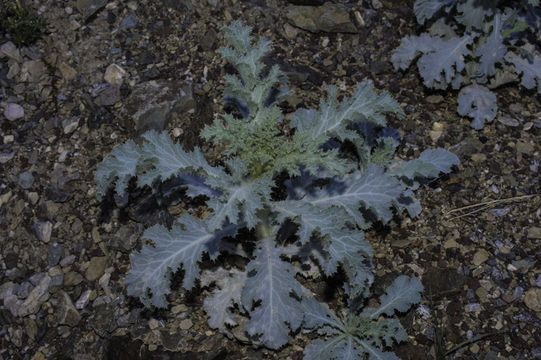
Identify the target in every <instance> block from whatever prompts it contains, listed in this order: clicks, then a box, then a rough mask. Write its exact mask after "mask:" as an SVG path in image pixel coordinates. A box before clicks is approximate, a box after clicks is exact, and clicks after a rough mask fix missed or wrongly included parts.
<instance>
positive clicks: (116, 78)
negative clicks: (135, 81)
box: [103, 64, 126, 86]
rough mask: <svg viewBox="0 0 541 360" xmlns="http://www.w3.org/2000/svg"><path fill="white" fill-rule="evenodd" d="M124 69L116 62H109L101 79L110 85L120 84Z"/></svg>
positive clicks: (124, 73)
mask: <svg viewBox="0 0 541 360" xmlns="http://www.w3.org/2000/svg"><path fill="white" fill-rule="evenodd" d="M125 75H126V70H124V69H123V68H121V67H120V66H118V65H117V64H111V65H109V66H108V67H107V69H105V75H103V79H104V80H105V81H107V82H108V83H109V84H111V85H119V86H120V85H122V81H123V79H124V76H125Z"/></svg>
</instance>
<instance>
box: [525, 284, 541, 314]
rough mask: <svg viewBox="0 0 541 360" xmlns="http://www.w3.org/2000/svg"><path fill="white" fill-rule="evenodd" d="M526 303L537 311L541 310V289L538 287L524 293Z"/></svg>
mask: <svg viewBox="0 0 541 360" xmlns="http://www.w3.org/2000/svg"><path fill="white" fill-rule="evenodd" d="M524 304H526V306H527V307H528V308H529V309H531V310H533V311H535V312H539V311H541V289H539V288H536V289H530V290H528V291H526V293H525V294H524Z"/></svg>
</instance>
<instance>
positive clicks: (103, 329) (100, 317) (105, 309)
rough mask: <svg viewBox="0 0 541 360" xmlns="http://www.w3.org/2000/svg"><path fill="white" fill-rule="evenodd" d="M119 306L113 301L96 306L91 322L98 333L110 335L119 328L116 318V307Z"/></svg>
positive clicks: (105, 335) (104, 335)
mask: <svg viewBox="0 0 541 360" xmlns="http://www.w3.org/2000/svg"><path fill="white" fill-rule="evenodd" d="M117 306H118V305H116V304H114V303H111V304H101V305H98V306H96V307H94V310H93V314H94V318H93V319H91V320H90V321H89V323H90V326H91V327H92V329H94V331H95V332H96V333H97V334H98V335H100V336H103V337H108V335H109V334H110V333H111V332H113V331H114V330H115V329H116V328H117V326H118V325H117V321H116V318H115V308H116V307H117Z"/></svg>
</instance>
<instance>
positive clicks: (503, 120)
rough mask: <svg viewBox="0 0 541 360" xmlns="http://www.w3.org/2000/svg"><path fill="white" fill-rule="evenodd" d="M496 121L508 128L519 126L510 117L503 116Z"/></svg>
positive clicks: (516, 121)
mask: <svg viewBox="0 0 541 360" xmlns="http://www.w3.org/2000/svg"><path fill="white" fill-rule="evenodd" d="M498 121H499V122H500V123H502V124H504V125H505V126H510V127H517V126H519V124H520V123H519V122H518V120H517V119H515V118H512V117H510V116H505V115H503V116H499V117H498Z"/></svg>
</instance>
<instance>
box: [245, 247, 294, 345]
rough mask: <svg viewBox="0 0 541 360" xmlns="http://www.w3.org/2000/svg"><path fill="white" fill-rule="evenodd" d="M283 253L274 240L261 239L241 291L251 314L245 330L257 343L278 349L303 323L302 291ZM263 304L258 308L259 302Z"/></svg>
mask: <svg viewBox="0 0 541 360" xmlns="http://www.w3.org/2000/svg"><path fill="white" fill-rule="evenodd" d="M280 255H281V253H280V250H279V249H278V248H276V247H275V245H274V240H273V239H271V238H265V239H262V240H261V242H260V243H259V245H258V247H257V248H256V250H255V252H254V256H255V259H254V260H252V261H250V262H249V263H248V265H247V267H246V272H247V273H248V274H253V275H249V276H248V279H247V280H246V286H245V287H244V290H243V292H242V304H243V305H244V307H245V308H246V309H248V311H250V321H249V322H248V323H246V331H247V332H248V334H250V335H251V336H254V337H258V340H257V342H258V343H259V344H261V345H264V346H267V347H269V348H271V349H278V348H280V347H281V346H283V345H284V344H286V343H287V342H288V340H289V331H290V329H291V330H293V331H295V330H296V329H298V327H299V326H300V324H301V322H302V318H303V313H302V309H301V304H300V302H299V301H298V300H297V299H295V298H294V297H293V296H292V294H294V295H295V296H297V297H300V296H301V294H302V288H301V285H300V284H299V282H298V281H297V280H296V279H295V271H294V269H293V266H291V264H290V263H288V262H285V261H283V260H281V259H280ZM259 302H261V303H260V304H259V305H255V304H256V303H259Z"/></svg>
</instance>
